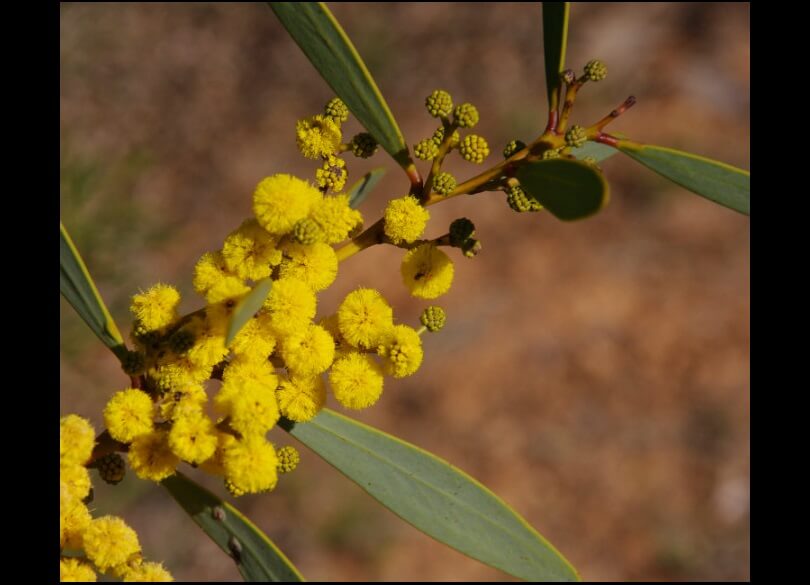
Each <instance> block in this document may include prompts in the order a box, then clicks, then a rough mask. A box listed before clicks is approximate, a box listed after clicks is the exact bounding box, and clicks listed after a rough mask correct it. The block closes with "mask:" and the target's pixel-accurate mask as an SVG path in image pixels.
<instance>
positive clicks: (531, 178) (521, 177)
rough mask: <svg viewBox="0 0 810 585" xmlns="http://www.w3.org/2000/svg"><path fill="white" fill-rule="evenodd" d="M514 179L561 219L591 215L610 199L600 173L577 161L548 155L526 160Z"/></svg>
mask: <svg viewBox="0 0 810 585" xmlns="http://www.w3.org/2000/svg"><path fill="white" fill-rule="evenodd" d="M517 179H518V181H520V185H521V187H523V190H524V191H525V192H526V194H527V195H529V196H530V197H534V198H535V199H536V200H537V201H538V202H539V203H540V204H541V205H542V206H543V207H545V208H546V209H547V210H548V211H549V212H551V214H552V215H554V217H556V218H557V219H561V220H564V221H574V220H577V219H584V218H586V217H588V216H591V215H593V214H594V213H596V212H597V211H599V210H600V209H602V208H603V207H604V206H605V205H607V203H608V200H609V199H610V189H609V187H608V184H607V181H605V177H604V176H603V175H602V173H600V172H599V171H598V170H596V169H595V168H594V167H592V166H590V165H588V164H585V163H583V162H580V161H574V160H569V159H552V160H544V161H538V162H533V163H529V164H527V165H524V166H522V167H520V168H519V169H518V171H517Z"/></svg>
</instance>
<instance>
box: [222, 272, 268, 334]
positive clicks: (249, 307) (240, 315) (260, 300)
mask: <svg viewBox="0 0 810 585" xmlns="http://www.w3.org/2000/svg"><path fill="white" fill-rule="evenodd" d="M272 287H273V280H272V279H271V278H263V279H262V280H260V281H259V282H258V283H256V286H254V287H253V290H251V291H250V292H249V293H247V294H246V295H245V296H244V298H242V300H241V301H239V304H238V305H236V308H235V309H234V310H233V315H231V320H230V322H229V323H228V332H227V334H226V335H225V346H226V347H227V346H229V345H230V344H231V342H232V341H233V339H234V337H236V334H237V333H239V331H240V330H241V329H242V327H244V326H245V324H246V323H247V322H248V321H250V319H251V318H253V315H255V314H256V312H257V311H258V310H259V309H261V308H262V304H264V300H265V299H266V298H267V295H269V294H270V289H271V288H272Z"/></svg>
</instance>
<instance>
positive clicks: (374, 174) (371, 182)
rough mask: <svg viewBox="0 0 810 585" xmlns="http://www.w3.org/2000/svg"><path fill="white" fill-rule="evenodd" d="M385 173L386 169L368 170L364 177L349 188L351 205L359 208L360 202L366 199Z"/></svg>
mask: <svg viewBox="0 0 810 585" xmlns="http://www.w3.org/2000/svg"><path fill="white" fill-rule="evenodd" d="M384 174H385V169H383V168H379V169H373V170H371V171H369V172H367V173H366V174H365V175H364V176H363V178H362V179H360V180H359V181H357V182H356V183H355V184H354V185H352V188H351V189H349V191H348V195H349V205H350V206H351V207H352V208H353V209H357V208H358V207H360V204H361V203H363V201H365V199H366V197H368V194H369V193H371V190H372V189H374V187H376V186H377V183H379V182H380V179H382V178H383V175H384Z"/></svg>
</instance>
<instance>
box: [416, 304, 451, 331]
mask: <svg viewBox="0 0 810 585" xmlns="http://www.w3.org/2000/svg"><path fill="white" fill-rule="evenodd" d="M419 320H420V321H421V322H422V325H424V326H425V327H426V328H427V330H428V331H430V332H431V333H435V332H436V331H439V330H440V329H441V328H442V327H444V324H445V322H446V321H447V315H446V314H445V312H444V309H442V308H441V307H435V306H433V307H428V308H427V309H425V310H424V311H422V316H421V317H419Z"/></svg>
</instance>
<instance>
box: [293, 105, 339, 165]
mask: <svg viewBox="0 0 810 585" xmlns="http://www.w3.org/2000/svg"><path fill="white" fill-rule="evenodd" d="M295 135H296V142H297V144H298V150H300V151H301V154H303V155H304V156H305V157H307V158H325V157H328V156H329V155H330V154H337V152H338V150H339V149H340V143H341V141H342V140H343V135H342V134H341V132H340V126H339V125H338V124H336V123H335V122H334V120H332V118H330V117H327V116H321V115H318V116H313V117H311V118H305V119H303V120H298V123H297V124H296V125H295Z"/></svg>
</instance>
